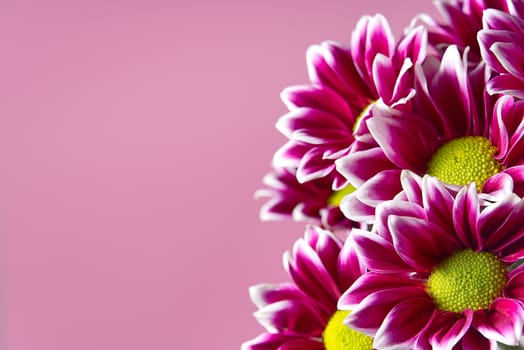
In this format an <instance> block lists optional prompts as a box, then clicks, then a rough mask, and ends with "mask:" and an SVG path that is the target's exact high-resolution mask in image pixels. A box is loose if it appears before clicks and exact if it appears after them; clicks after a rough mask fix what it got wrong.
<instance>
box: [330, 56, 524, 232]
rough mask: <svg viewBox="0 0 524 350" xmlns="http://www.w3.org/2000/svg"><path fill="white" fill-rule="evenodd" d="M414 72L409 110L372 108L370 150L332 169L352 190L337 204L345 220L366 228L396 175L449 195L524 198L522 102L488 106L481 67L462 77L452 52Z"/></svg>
mask: <svg viewBox="0 0 524 350" xmlns="http://www.w3.org/2000/svg"><path fill="white" fill-rule="evenodd" d="M418 68H420V69H417V82H416V85H417V94H416V95H415V96H414V97H413V98H412V100H411V103H412V106H413V108H412V110H410V111H403V110H399V109H393V108H383V109H381V110H380V111H379V110H378V109H376V110H375V113H374V115H373V117H372V118H370V119H368V120H367V127H368V129H369V133H370V135H371V137H372V138H373V139H374V140H375V145H374V146H373V147H370V148H369V149H365V150H361V151H355V152H352V153H350V154H349V155H348V156H346V157H344V158H342V159H340V160H339V161H338V163H337V168H338V170H339V171H340V172H341V173H342V174H343V175H345V176H346V177H347V178H348V179H349V181H350V182H351V183H352V184H353V185H354V186H355V187H356V188H357V190H356V191H355V192H353V193H351V194H350V195H348V196H346V197H345V198H344V199H343V201H342V203H341V210H342V212H343V213H344V214H345V215H346V216H347V217H348V218H350V219H351V220H355V221H359V220H365V221H367V222H372V221H373V215H374V212H375V207H376V206H377V205H378V204H379V203H380V202H382V201H384V200H389V199H393V198H394V196H395V195H396V194H397V193H398V192H399V191H400V190H401V187H400V173H401V171H402V170H403V169H408V170H411V171H413V172H415V173H417V174H418V175H424V174H429V175H432V176H435V177H437V178H438V179H440V180H441V181H443V182H445V183H447V184H448V185H449V186H450V187H453V188H456V189H458V188H459V187H460V186H463V185H467V184H470V183H475V184H476V186H477V190H478V191H479V192H484V193H487V194H490V195H491V196H496V195H499V194H500V193H506V192H512V191H515V192H516V193H517V194H519V195H521V196H522V195H524V192H523V189H524V167H523V165H522V164H524V151H523V148H522V147H524V143H523V142H524V140H523V137H522V136H523V132H524V121H523V118H522V115H523V111H524V109H523V108H524V106H523V102H522V101H515V100H514V99H513V98H512V97H508V96H502V97H500V98H498V100H496V102H495V103H494V106H491V105H492V104H493V102H492V100H493V98H491V97H490V96H489V95H487V93H485V91H484V86H485V75H484V70H483V67H482V66H481V65H479V66H478V67H477V68H476V70H475V71H468V69H467V62H465V60H463V58H462V57H461V55H460V53H459V50H458V48H457V47H456V46H450V47H449V48H448V49H447V50H446V52H445V53H444V56H443V57H442V61H440V63H439V64H438V66H436V68H435V67H433V66H430V67H429V69H428V68H426V69H425V70H424V71H423V70H422V68H421V67H418ZM433 68H435V69H433Z"/></svg>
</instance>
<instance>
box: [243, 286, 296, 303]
mask: <svg viewBox="0 0 524 350" xmlns="http://www.w3.org/2000/svg"><path fill="white" fill-rule="evenodd" d="M249 295H250V297H251V300H252V301H253V303H254V304H255V305H256V306H257V307H259V308H262V307H264V306H266V305H268V304H272V303H276V302H278V301H282V300H302V299H304V298H305V295H304V293H302V292H301V291H300V290H299V289H297V287H296V286H295V285H293V284H292V283H280V284H269V283H262V284H258V285H255V286H252V287H250V288H249Z"/></svg>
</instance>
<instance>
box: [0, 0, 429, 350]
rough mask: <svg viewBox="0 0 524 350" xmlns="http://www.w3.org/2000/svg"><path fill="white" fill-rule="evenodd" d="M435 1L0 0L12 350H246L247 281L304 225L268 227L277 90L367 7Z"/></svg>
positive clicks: (262, 274) (401, 7)
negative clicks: (261, 214) (264, 203)
mask: <svg viewBox="0 0 524 350" xmlns="http://www.w3.org/2000/svg"><path fill="white" fill-rule="evenodd" d="M422 11H424V12H430V13H434V11H433V7H432V4H431V2H430V1H420V0H411V1H390V0H384V1H370V0H362V1H350V0H345V1H326V2H319V1H304V0H278V1H277V0H275V1H241V0H238V1H233V0H226V1H221V2H211V1H208V2H205V1H193V2H190V1H187V2H180V1H176V0H175V1H171V2H168V1H145V0H144V1H82V2H79V1H65V0H64V1H34V2H30V1H16V2H15V1H4V2H2V4H1V5H0V43H1V54H0V62H1V65H0V78H1V80H0V101H1V102H0V115H1V117H0V166H1V175H0V232H1V240H2V244H1V247H2V248H1V256H2V271H3V272H2V276H1V277H2V279H3V283H2V291H1V293H0V294H1V300H2V305H3V307H2V325H3V326H2V327H1V328H2V333H3V334H2V336H1V338H2V339H3V342H4V344H3V348H4V349H8V350H117V349H126V350H144V349H155V350H167V349H191V350H192V349H217V350H226V349H238V347H239V346H240V343H241V342H242V341H244V340H247V339H249V338H251V337H254V336H255V335H257V334H258V333H260V332H261V330H262V329H261V327H259V326H258V325H257V324H256V322H255V321H254V319H253V318H252V316H251V314H252V312H253V311H254V309H255V308H254V307H253V306H252V304H251V302H250V301H249V298H248V293H247V288H248V286H249V285H251V284H255V283H259V282H278V281H283V280H285V279H286V276H285V274H284V272H283V271H282V268H281V261H282V260H281V256H282V253H283V251H284V250H286V249H289V248H290V247H291V244H292V242H293V241H294V240H295V239H296V238H298V237H299V236H301V235H302V233H303V226H302V225H293V224H290V223H260V222H259V221H258V209H259V207H260V204H261V203H260V202H256V201H254V200H253V197H252V196H253V191H254V190H255V189H256V188H258V187H259V186H260V184H261V178H262V176H263V175H264V173H265V172H266V171H268V170H269V160H270V158H271V155H272V152H273V151H274V150H275V149H276V148H277V147H278V146H279V145H280V144H282V143H283V142H284V138H283V137H282V136H281V135H279V134H278V133H277V131H276V130H275V129H274V127H273V125H274V122H275V121H276V119H277V118H278V116H279V115H281V114H282V113H284V111H285V109H284V106H283V105H282V104H281V103H280V100H279V92H280V90H281V89H282V88H283V87H285V86H287V85H292V84H299V83H305V82H306V81H307V76H306V68H305V61H304V56H305V50H306V48H307V47H308V45H310V44H314V43H319V42H321V41H322V40H326V39H333V40H337V41H340V42H344V43H348V42H349V36H350V32H351V30H352V29H353V27H354V25H355V23H356V21H357V20H358V18H359V17H360V16H361V15H364V14H374V13H376V12H382V13H383V14H385V15H386V16H387V17H388V19H389V20H390V23H391V24H392V26H393V28H394V30H395V33H396V34H397V36H398V34H399V33H400V31H401V28H402V27H404V26H405V25H407V24H408V21H409V19H410V18H411V17H412V16H414V15H415V14H416V13H419V12H422Z"/></svg>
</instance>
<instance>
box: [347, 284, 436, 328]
mask: <svg viewBox="0 0 524 350" xmlns="http://www.w3.org/2000/svg"><path fill="white" fill-rule="evenodd" d="M413 298H426V299H428V300H429V297H428V296H427V294H426V292H424V290H423V289H422V288H420V287H402V288H392V289H386V290H381V291H378V292H375V293H373V294H371V295H369V296H368V297H366V298H365V299H364V300H362V301H361V302H360V304H359V305H358V306H357V307H356V308H355V309H353V310H352V311H351V313H350V314H349V316H348V317H347V318H346V320H345V322H344V323H345V324H347V325H348V326H349V327H351V328H352V329H354V330H357V331H359V332H362V333H364V334H368V335H374V334H375V333H376V332H377V330H378V329H379V328H380V326H381V324H382V323H383V322H384V319H385V317H386V316H387V314H388V313H389V312H390V311H391V309H393V308H394V307H395V305H397V304H399V303H400V302H402V301H404V300H410V299H413Z"/></svg>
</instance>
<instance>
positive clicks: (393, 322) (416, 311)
mask: <svg viewBox="0 0 524 350" xmlns="http://www.w3.org/2000/svg"><path fill="white" fill-rule="evenodd" d="M434 309H435V305H434V304H433V302H432V301H431V300H430V299H429V298H427V297H418V298H410V299H408V300H404V301H402V302H400V303H399V304H397V305H395V307H393V309H391V311H390V312H389V313H388V314H387V316H386V318H385V319H384V321H383V322H382V325H381V326H380V328H379V329H378V331H377V333H376V334H375V339H374V341H373V346H374V348H376V349H397V348H406V349H407V348H409V347H410V345H411V344H412V343H413V342H414V340H415V338H416V337H417V336H418V334H419V332H420V331H421V330H422V328H424V326H425V325H426V323H427V322H428V321H429V319H430V318H431V315H432V314H433V310H434Z"/></svg>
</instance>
